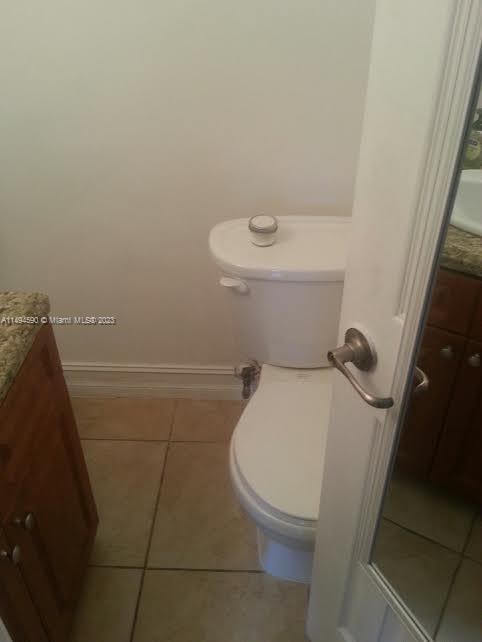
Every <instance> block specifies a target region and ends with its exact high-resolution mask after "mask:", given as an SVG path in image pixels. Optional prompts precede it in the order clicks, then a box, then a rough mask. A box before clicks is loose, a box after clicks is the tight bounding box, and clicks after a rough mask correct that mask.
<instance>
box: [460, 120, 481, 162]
mask: <svg viewBox="0 0 482 642" xmlns="http://www.w3.org/2000/svg"><path fill="white" fill-rule="evenodd" d="M481 167H482V109H477V110H476V111H475V120H474V122H473V124H472V129H471V131H470V134H469V136H468V139H467V143H466V145H465V152H464V162H463V169H480V168H481Z"/></svg>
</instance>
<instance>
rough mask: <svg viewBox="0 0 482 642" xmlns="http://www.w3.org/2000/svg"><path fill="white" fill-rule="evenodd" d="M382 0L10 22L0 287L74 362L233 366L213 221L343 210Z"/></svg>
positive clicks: (116, 5) (165, 7) (216, 5)
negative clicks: (34, 300)
mask: <svg viewBox="0 0 482 642" xmlns="http://www.w3.org/2000/svg"><path fill="white" fill-rule="evenodd" d="M372 4H373V2H372V0H370V1H368V2H359V1H358V0H345V1H344V2H339V1H337V0H297V1H296V2H294V1H288V0H244V1H242V2H240V0H203V1H200V0H198V1H196V0H184V1H181V0H141V1H139V0H138V1H137V2H134V0H130V1H128V0H103V1H102V2H99V1H98V0H95V1H94V0H82V1H79V0H78V1H75V2H74V1H72V0H70V1H69V0H49V2H37V1H34V0H24V1H22V2H10V3H4V4H3V6H2V18H1V24H0V87H1V98H0V128H1V131H0V139H1V143H0V166H1V172H0V199H1V202H0V212H1V217H2V239H1V246H0V275H1V277H0V287H1V288H3V289H24V290H42V291H45V292H47V293H48V294H49V295H50V297H51V302H52V309H53V312H54V313H56V314H59V315H70V314H84V315H86V314H97V315H100V314H108V315H116V316H117V318H118V323H117V326H116V327H115V328H72V327H69V328H63V329H57V337H58V340H59V343H60V347H61V353H62V356H63V358H64V360H67V361H72V360H73V361H96V362H116V363H179V364H183V363H201V364H202V363H205V364H208V363H220V364H222V363H230V362H233V361H234V360H235V359H236V349H235V346H234V340H233V331H232V327H231V325H230V322H229V316H228V312H227V309H228V308H227V300H226V299H225V298H224V296H223V295H224V293H223V292H221V290H220V288H218V287H217V286H216V279H215V270H214V268H213V266H212V265H211V263H210V260H209V257H208V251H207V235H208V231H209V228H210V227H211V226H212V225H213V224H214V223H216V222H217V221H220V220H223V219H228V218H232V217H239V216H249V215H252V214H253V213H256V212H259V211H265V212H271V213H276V214H286V213H299V214H337V215H338V214H339V215H348V214H349V213H350V209H351V200H352V189H353V181H354V175H355V165H356V158H357V153H358V145H359V135H360V124H361V117H362V111H363V101H364V91H365V81H366V73H367V65H368V55H369V45H370V37H371V20H372Z"/></svg>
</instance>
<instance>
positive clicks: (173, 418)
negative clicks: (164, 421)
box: [168, 399, 179, 441]
mask: <svg viewBox="0 0 482 642" xmlns="http://www.w3.org/2000/svg"><path fill="white" fill-rule="evenodd" d="M178 406H179V401H178V400H177V399H176V400H175V401H174V408H173V410H172V417H171V427H170V430H169V437H168V441H172V435H173V433H174V424H175V423H176V414H177V408H178Z"/></svg>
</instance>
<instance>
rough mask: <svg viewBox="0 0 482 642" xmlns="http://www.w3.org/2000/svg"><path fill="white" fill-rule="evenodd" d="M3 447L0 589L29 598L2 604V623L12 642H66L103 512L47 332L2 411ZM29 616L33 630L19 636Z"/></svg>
mask: <svg viewBox="0 0 482 642" xmlns="http://www.w3.org/2000/svg"><path fill="white" fill-rule="evenodd" d="M0 444H1V446H0V454H1V469H0V519H1V528H2V538H3V540H2V551H3V554H2V560H1V562H0V564H1V567H0V568H1V573H0V583H1V585H2V593H3V594H5V595H7V596H8V595H11V594H12V593H13V592H14V591H17V593H19V594H22V595H23V598H22V599H20V600H19V601H18V603H17V606H16V607H15V605H14V607H10V608H9V607H8V606H7V605H8V602H5V603H4V602H3V601H2V603H1V605H0V606H1V609H2V616H3V617H4V620H5V622H6V624H7V627H9V629H10V631H11V636H12V639H13V642H17V641H22V642H34V641H35V642H37V641H38V640H46V641H47V640H48V641H49V642H66V640H67V639H68V633H69V630H70V625H71V620H72V616H73V613H74V609H75V604H76V600H77V597H78V594H79V590H80V586H81V581H82V577H83V574H84V571H85V568H86V566H87V562H88V559H89V556H90V552H91V548H92V544H93V540H94V536H95V532H96V527H97V512H96V508H95V503H94V499H93V496H92V491H91V488H90V483H89V478H88V474H87V469H86V466H85V462H84V458H83V454H82V450H81V445H80V439H79V436H78V433H77V428H76V424H75V419H74V416H73V412H72V408H71V404H70V399H69V395H68V392H67V388H66V385H65V381H64V378H63V373H62V368H61V364H60V360H59V356H58V353H57V348H56V345H55V340H54V336H53V332H52V328H51V327H50V326H48V325H46V326H44V327H42V328H41V330H40V331H39V332H38V334H37V336H36V339H35V342H34V344H33V346H32V348H31V350H30V352H29V354H28V355H27V357H26V359H25V361H24V363H23V365H22V367H21V369H20V372H19V373H18V375H17V376H16V378H15V381H14V383H13V384H12V386H11V388H10V390H9V392H8V394H7V397H6V398H5V400H4V401H3V403H2V405H1V406H0ZM13 577H15V578H16V579H15V580H13V579H12V578H13ZM15 583H16V585H15ZM27 596H30V602H31V603H30V604H29V606H28V608H25V607H24V606H23V604H24V602H25V601H28V599H27ZM26 614H27V615H28V618H27V619H28V620H29V621H31V629H30V628H29V629H28V630H27V629H25V628H23V629H21V630H20V628H19V626H21V625H19V624H18V622H17V620H18V621H19V622H24V620H25V617H26ZM39 623H40V626H41V628H42V631H43V633H42V634H39V633H35V634H33V632H34V631H36V630H37V629H38V627H39ZM42 636H43V637H42Z"/></svg>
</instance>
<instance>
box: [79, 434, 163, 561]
mask: <svg viewBox="0 0 482 642" xmlns="http://www.w3.org/2000/svg"><path fill="white" fill-rule="evenodd" d="M82 445H83V448H84V453H85V457H86V461H87V467H88V469H89V474H90V477H91V482H92V486H93V491H94V496H95V499H96V502H97V508H98V511H99V529H98V533H97V538H96V542H95V546H94V552H93V556H92V559H91V563H92V564H100V565H105V566H107V565H114V566H142V565H143V563H144V559H145V555H146V550H147V545H148V539H149V534H150V529H151V526H152V520H153V517H154V511H155V501H156V497H157V493H158V490H159V485H160V480H161V473H162V468H163V464H164V457H165V452H166V445H165V444H163V443H156V442H142V441H97V440H92V441H89V440H87V441H83V442H82Z"/></svg>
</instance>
